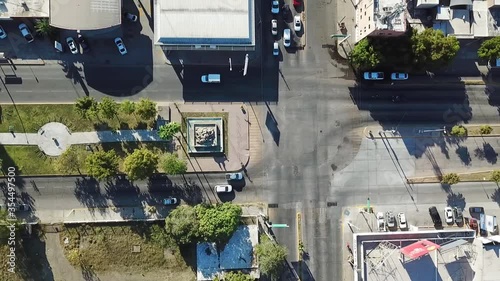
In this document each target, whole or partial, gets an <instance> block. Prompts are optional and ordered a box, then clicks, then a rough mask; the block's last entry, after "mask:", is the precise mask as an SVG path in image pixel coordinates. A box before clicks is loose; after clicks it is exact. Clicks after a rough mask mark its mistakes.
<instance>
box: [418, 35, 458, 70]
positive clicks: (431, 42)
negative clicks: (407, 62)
mask: <svg viewBox="0 0 500 281" xmlns="http://www.w3.org/2000/svg"><path fill="white" fill-rule="evenodd" d="M411 41H412V49H413V55H414V60H415V64H416V65H417V66H420V67H442V66H446V65H447V64H449V63H450V62H451V61H452V60H453V59H454V58H455V56H456V55H457V53H458V50H460V43H459V42H458V40H457V38H456V37H454V36H445V35H444V34H443V32H442V31H441V30H438V29H433V28H427V29H425V30H424V31H423V32H418V31H417V30H414V31H413V35H412V37H411Z"/></svg>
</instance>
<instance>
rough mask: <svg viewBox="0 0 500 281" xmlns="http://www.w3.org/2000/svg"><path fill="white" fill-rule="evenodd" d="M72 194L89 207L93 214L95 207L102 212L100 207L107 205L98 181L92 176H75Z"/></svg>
mask: <svg viewBox="0 0 500 281" xmlns="http://www.w3.org/2000/svg"><path fill="white" fill-rule="evenodd" d="M73 193H74V195H75V197H76V199H78V201H79V202H80V203H82V204H83V205H84V206H85V207H87V208H89V211H90V212H91V213H92V214H93V213H94V211H95V209H94V208H98V210H100V212H101V213H104V210H103V209H102V208H104V207H106V206H107V202H106V198H105V196H104V194H102V193H101V187H100V184H99V182H98V181H97V180H96V179H94V178H85V177H83V178H81V179H80V178H77V179H76V181H75V190H74V192H73Z"/></svg>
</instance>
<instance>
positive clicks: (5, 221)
mask: <svg viewBox="0 0 500 281" xmlns="http://www.w3.org/2000/svg"><path fill="white" fill-rule="evenodd" d="M8 202H10V201H8ZM11 224H14V231H15V232H19V228H20V223H19V221H18V220H16V217H15V216H14V215H13V214H11V213H9V212H8V211H7V209H4V210H0V242H1V243H3V244H4V245H5V244H7V243H6V241H7V239H9V237H10V230H11V229H9V226H10V225H11ZM18 235H19V234H17V235H16V237H19V236H18Z"/></svg>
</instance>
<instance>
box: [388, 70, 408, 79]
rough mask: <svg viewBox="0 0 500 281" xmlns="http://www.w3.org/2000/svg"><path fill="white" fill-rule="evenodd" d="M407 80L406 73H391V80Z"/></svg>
mask: <svg viewBox="0 0 500 281" xmlns="http://www.w3.org/2000/svg"><path fill="white" fill-rule="evenodd" d="M407 79H408V73H402V72H398V73H396V72H395V73H391V80H407Z"/></svg>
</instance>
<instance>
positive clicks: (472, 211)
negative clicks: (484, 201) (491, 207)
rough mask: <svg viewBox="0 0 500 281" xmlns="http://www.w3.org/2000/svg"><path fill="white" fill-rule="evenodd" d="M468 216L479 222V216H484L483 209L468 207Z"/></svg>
mask: <svg viewBox="0 0 500 281" xmlns="http://www.w3.org/2000/svg"><path fill="white" fill-rule="evenodd" d="M469 214H470V216H471V217H473V218H475V219H477V220H480V219H481V214H484V208H483V207H470V208H469Z"/></svg>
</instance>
